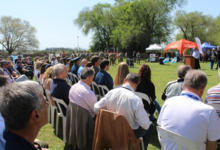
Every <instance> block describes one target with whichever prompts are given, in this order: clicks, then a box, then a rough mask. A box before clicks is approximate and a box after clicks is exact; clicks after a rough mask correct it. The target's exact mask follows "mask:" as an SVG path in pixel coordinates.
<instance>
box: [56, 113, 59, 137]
mask: <svg viewBox="0 0 220 150" xmlns="http://www.w3.org/2000/svg"><path fill="white" fill-rule="evenodd" d="M59 118H60V117H59V115H58V114H57V117H56V135H58V130H59Z"/></svg>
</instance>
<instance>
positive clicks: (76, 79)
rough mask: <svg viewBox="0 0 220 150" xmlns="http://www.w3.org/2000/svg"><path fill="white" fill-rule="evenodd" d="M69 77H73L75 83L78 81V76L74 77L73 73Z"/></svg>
mask: <svg viewBox="0 0 220 150" xmlns="http://www.w3.org/2000/svg"><path fill="white" fill-rule="evenodd" d="M71 75H72V76H73V79H74V81H75V83H77V82H78V81H79V78H78V76H76V75H75V74H74V73H71ZM75 83H74V84H75Z"/></svg>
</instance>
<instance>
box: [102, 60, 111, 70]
mask: <svg viewBox="0 0 220 150" xmlns="http://www.w3.org/2000/svg"><path fill="white" fill-rule="evenodd" d="M108 65H109V61H108V60H107V59H104V60H103V61H102V62H101V63H100V69H101V70H103V69H105V66H108Z"/></svg>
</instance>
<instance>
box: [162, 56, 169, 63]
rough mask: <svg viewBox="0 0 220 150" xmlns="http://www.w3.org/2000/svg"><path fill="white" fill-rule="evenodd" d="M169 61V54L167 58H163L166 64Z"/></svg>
mask: <svg viewBox="0 0 220 150" xmlns="http://www.w3.org/2000/svg"><path fill="white" fill-rule="evenodd" d="M168 62H169V56H168V57H167V58H166V59H164V60H163V63H164V64H165V63H168Z"/></svg>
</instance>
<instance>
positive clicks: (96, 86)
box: [91, 81, 100, 94]
mask: <svg viewBox="0 0 220 150" xmlns="http://www.w3.org/2000/svg"><path fill="white" fill-rule="evenodd" d="M95 89H98V92H99V93H98V94H100V91H99V87H98V85H97V83H96V82H95V81H92V83H91V90H92V91H95Z"/></svg>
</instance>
